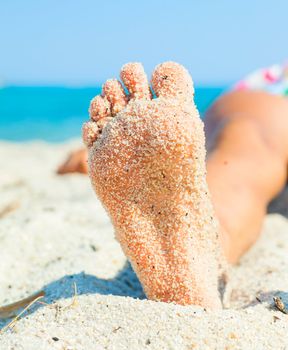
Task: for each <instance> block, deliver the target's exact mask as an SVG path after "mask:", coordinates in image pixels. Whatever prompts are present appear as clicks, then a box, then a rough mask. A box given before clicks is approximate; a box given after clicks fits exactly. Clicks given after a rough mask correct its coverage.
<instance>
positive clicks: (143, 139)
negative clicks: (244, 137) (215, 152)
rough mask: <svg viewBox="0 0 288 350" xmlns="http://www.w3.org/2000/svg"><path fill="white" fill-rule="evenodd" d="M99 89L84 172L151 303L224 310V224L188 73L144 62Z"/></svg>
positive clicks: (86, 129)
mask: <svg viewBox="0 0 288 350" xmlns="http://www.w3.org/2000/svg"><path fill="white" fill-rule="evenodd" d="M120 76H121V79H122V81H123V83H124V85H125V86H126V89H127V91H128V93H126V92H125V90H124V88H123V86H122V84H121V83H120V82H119V81H118V80H115V79H112V80H108V81H107V82H106V83H105V84H104V85H103V92H102V95H101V96H96V97H95V98H94V99H93V100H92V101H91V105H90V110H89V111H90V121H88V122H87V123H85V124H84V125H83V140H84V143H85V144H86V146H87V148H88V154H89V157H88V168H89V175H90V179H91V182H92V185H93V187H94V189H95V192H96V194H97V195H98V197H99V198H100V200H101V201H102V203H103V205H104V207H105V208H106V210H107V212H108V214H109V216H110V218H111V221H112V223H113V225H114V228H115V235H116V238H117V239H118V241H119V242H120V244H121V246H122V249H123V251H124V253H125V254H126V256H127V258H128V259H129V261H130V262H131V264H132V267H133V269H134V270H135V272H136V274H137V275H138V277H139V279H140V282H141V284H142V286H143V289H144V291H145V293H146V295H147V297H148V298H149V299H152V300H157V301H164V302H175V303H178V304H182V305H190V304H193V305H200V306H203V307H206V308H210V309H219V308H221V301H220V297H219V290H218V284H219V277H220V275H221V273H222V271H221V269H220V268H219V263H220V264H221V262H222V252H221V248H220V240H219V225H218V222H217V220H216V218H215V214H214V211H213V208H212V204H211V199H210V195H209V191H208V187H207V183H206V167H205V154H206V152H205V146H204V145H205V137H204V132H203V123H202V121H201V119H200V117H199V113H198V111H197V108H196V106H195V104H194V102H193V95H194V88H193V82H192V79H191V77H190V75H189V73H188V71H187V70H186V69H185V68H184V67H183V66H181V65H179V64H177V63H174V62H166V63H163V64H160V65H158V66H157V67H156V68H155V70H154V73H153V75H152V79H151V83H152V84H151V85H152V89H153V92H154V96H155V98H153V94H152V92H151V91H152V90H151V89H150V87H149V84H148V80H147V76H146V74H145V72H144V69H143V67H142V65H141V64H139V63H129V64H126V65H124V66H123V68H122V70H121V74H120Z"/></svg>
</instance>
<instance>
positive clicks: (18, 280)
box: [0, 141, 288, 350]
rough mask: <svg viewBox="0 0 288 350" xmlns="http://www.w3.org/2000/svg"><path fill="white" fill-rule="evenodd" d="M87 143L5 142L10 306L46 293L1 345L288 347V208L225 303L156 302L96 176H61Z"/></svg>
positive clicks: (3, 286)
mask: <svg viewBox="0 0 288 350" xmlns="http://www.w3.org/2000/svg"><path fill="white" fill-rule="evenodd" d="M77 143H78V142H77V141H76V142H70V143H66V144H64V145H49V144H45V143H39V142H38V143H30V144H29V143H27V144H12V143H11V144H10V143H4V142H2V143H0V164H1V166H0V169H1V171H0V249H1V250H0V252H1V253H0V305H1V306H3V305H6V304H8V303H11V302H14V301H17V300H19V299H21V298H23V297H26V296H28V295H30V294H32V293H34V292H36V291H39V290H42V289H44V290H45V292H46V297H45V298H44V299H43V300H42V301H43V302H45V303H46V304H39V303H38V304H35V305H34V307H32V308H31V309H30V310H29V312H28V313H26V314H25V315H24V317H23V318H22V319H20V320H19V321H17V322H16V324H15V325H14V327H13V328H11V329H10V328H9V329H6V330H5V329H4V331H3V332H2V333H1V334H0V349H1V350H2V349H3V350H10V349H11V350H12V349H14V350H21V349H25V350H26V349H27V350H34V349H37V350H42V349H63V350H64V349H65V350H81V349H85V350H86V349H115V350H118V349H119V350H121V349H129V350H130V349H131V350H134V349H135V350H136V349H137V350H138V349H204V350H205V349H227V350H228V349H288V315H286V314H284V313H282V312H280V311H278V310H276V309H275V307H274V306H273V304H274V302H273V296H275V295H280V296H282V298H283V300H287V299H288V298H287V297H288V270H287V267H288V257H287V253H288V221H287V219H286V218H285V216H282V215H279V214H270V215H268V216H267V218H266V221H265V225H264V228H263V234H262V237H261V239H260V240H259V241H258V243H257V244H256V245H255V246H254V247H253V248H252V249H251V250H250V251H249V253H248V254H247V255H246V256H245V257H244V258H243V259H242V260H241V262H240V263H239V264H238V265H237V266H235V267H233V268H232V269H231V272H230V280H229V282H228V285H227V288H226V292H225V295H224V304H225V309H224V310H223V311H220V312H214V313H213V312H207V311H206V310H203V309H201V308H199V307H193V306H189V307H182V306H177V305H173V304H164V303H157V302H152V301H148V300H146V299H145V297H144V295H143V292H142V289H141V286H140V284H139V282H138V280H137V278H136V276H135V275H134V273H133V272H132V271H131V268H130V267H129V265H128V264H127V262H126V259H125V257H124V255H123V254H122V251H121V249H120V246H119V245H118V243H117V242H116V241H115V239H114V237H113V229H112V227H111V224H110V223H109V219H108V217H107V215H106V214H105V212H104V210H103V209H102V207H101V205H100V203H99V202H98V200H97V199H96V198H95V195H94V193H93V191H92V189H91V186H90V183H89V179H88V178H87V177H86V176H83V175H68V176H63V177H60V176H56V175H55V172H54V171H55V168H56V167H57V164H59V162H60V161H62V160H63V159H64V158H65V156H66V154H67V152H68V151H69V150H70V149H72V148H74V147H75V146H76V145H77ZM286 197H287V196H286ZM285 203H287V201H286V200H285V196H284V199H282V201H278V202H276V203H274V206H273V207H274V211H277V212H279V211H281V212H283V213H284V214H286V215H287V205H285ZM10 321H11V320H10ZM8 322H9V320H3V319H2V320H1V319H0V328H1V327H4V326H5V325H7V323H8Z"/></svg>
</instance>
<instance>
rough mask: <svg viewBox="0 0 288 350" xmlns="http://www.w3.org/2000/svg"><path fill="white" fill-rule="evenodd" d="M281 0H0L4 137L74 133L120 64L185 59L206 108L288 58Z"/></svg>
mask: <svg viewBox="0 0 288 350" xmlns="http://www.w3.org/2000/svg"><path fill="white" fill-rule="evenodd" d="M287 13H288V2H287V0H274V1H273V2H271V1H266V0H262V1H260V0H253V1H248V0H243V1H241V2H240V1H238V2H236V1H231V0H219V1H212V0H210V1H209V0H202V1H189V0H178V1H175V0H174V1H172V0H165V1H164V0H157V1H150V0H146V1H143V2H140V1H135V0H134V1H130V0H122V1H117V0H114V1H112V0H110V1H109V0H106V1H93V0H82V1H74V0H69V1H68V0H57V1H56V0H49V1H48V0H47V1H46V0H42V1H39V0H38V1H37V0H26V1H23V0H0V53H1V57H0V139H6V140H12V141H23V140H33V139H42V140H47V141H64V140H66V139H69V138H73V137H78V136H79V135H80V128H81V124H82V122H83V121H84V120H85V119H86V118H87V116H88V113H87V110H88V106H89V101H90V99H91V98H92V97H93V96H94V95H96V94H98V93H99V92H100V89H101V85H102V84H103V82H104V81H105V80H106V79H107V78H111V77H115V76H116V77H118V74H119V69H120V67H121V66H122V65H123V64H124V63H126V62H129V61H140V62H142V63H143V64H144V66H145V69H146V71H147V73H148V74H151V72H152V70H153V68H154V66H155V65H157V64H158V63H160V62H163V61H166V60H174V61H177V62H179V63H181V64H183V65H184V66H185V67H186V68H188V69H189V71H190V72H191V74H192V76H193V79H194V83H195V85H196V103H197V104H198V108H199V110H200V112H201V113H202V114H203V112H204V111H205V109H206V108H207V107H208V106H209V104H211V102H212V101H213V100H214V99H215V98H216V97H217V96H218V95H219V94H221V93H222V92H223V91H225V90H226V89H229V87H230V86H231V85H232V84H233V83H235V82H236V81H237V80H239V79H241V78H242V77H243V76H245V75H247V74H248V73H250V72H251V71H253V70H254V69H257V68H259V67H264V66H268V65H271V64H273V63H281V62H284V61H285V60H286V59H287V56H288V55H287V34H288V29H287Z"/></svg>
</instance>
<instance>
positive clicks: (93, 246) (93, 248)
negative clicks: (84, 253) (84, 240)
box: [90, 244, 98, 252]
mask: <svg viewBox="0 0 288 350" xmlns="http://www.w3.org/2000/svg"><path fill="white" fill-rule="evenodd" d="M90 248H91V250H93V252H97V250H98V249H97V247H96V246H95V245H94V244H90Z"/></svg>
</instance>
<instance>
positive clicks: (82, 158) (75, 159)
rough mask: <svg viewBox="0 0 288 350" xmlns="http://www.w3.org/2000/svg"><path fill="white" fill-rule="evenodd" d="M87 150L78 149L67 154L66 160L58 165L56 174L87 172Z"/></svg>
mask: <svg viewBox="0 0 288 350" xmlns="http://www.w3.org/2000/svg"><path fill="white" fill-rule="evenodd" d="M87 172H88V165H87V151H86V149H79V150H78V151H74V152H72V153H71V154H69V156H68V158H67V160H66V161H65V162H64V163H63V164H61V165H60V166H59V168H58V169H57V174H59V175H64V174H68V173H81V174H87Z"/></svg>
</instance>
